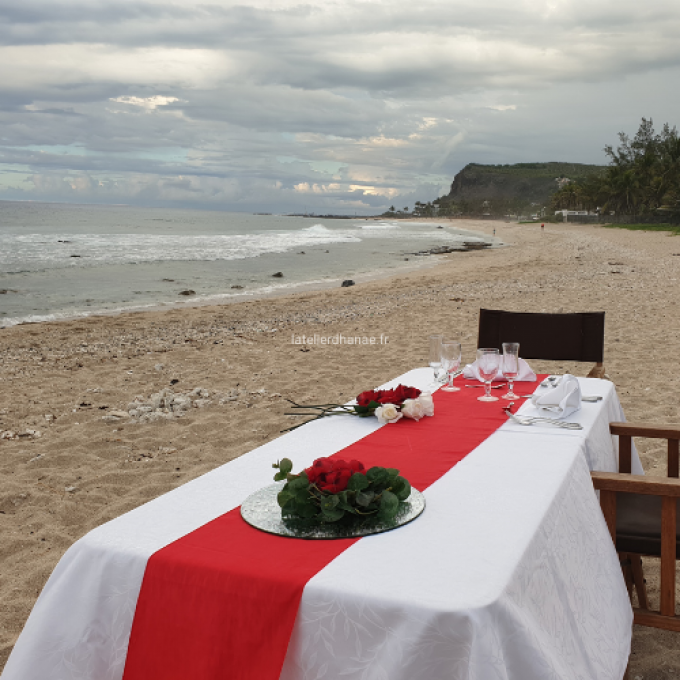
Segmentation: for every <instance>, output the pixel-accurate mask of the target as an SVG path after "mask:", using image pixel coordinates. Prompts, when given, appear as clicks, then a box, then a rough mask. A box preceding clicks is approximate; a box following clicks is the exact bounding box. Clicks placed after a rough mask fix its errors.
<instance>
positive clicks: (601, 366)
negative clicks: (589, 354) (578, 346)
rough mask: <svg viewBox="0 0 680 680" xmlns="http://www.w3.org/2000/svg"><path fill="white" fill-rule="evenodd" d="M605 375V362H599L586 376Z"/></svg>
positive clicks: (596, 376)
mask: <svg viewBox="0 0 680 680" xmlns="http://www.w3.org/2000/svg"><path fill="white" fill-rule="evenodd" d="M604 377H605V370H604V364H601V363H597V364H595V365H594V366H593V367H592V368H591V369H590V373H588V375H587V376H586V378H604Z"/></svg>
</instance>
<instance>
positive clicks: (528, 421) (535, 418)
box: [505, 410, 583, 430]
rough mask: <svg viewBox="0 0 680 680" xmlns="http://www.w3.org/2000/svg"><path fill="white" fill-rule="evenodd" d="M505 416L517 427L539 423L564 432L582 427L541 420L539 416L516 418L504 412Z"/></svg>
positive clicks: (516, 416)
mask: <svg viewBox="0 0 680 680" xmlns="http://www.w3.org/2000/svg"><path fill="white" fill-rule="evenodd" d="M505 414H506V415H507V416H508V418H510V419H511V420H513V421H514V422H516V423H517V424H518V425H534V424H539V423H545V424H546V425H554V426H555V427H561V428H562V429H564V430H582V429H583V426H582V425H580V424H579V423H568V422H566V421H564V420H555V419H553V418H541V417H539V416H518V415H515V414H514V413H511V412H510V411H507V410H506V411H505Z"/></svg>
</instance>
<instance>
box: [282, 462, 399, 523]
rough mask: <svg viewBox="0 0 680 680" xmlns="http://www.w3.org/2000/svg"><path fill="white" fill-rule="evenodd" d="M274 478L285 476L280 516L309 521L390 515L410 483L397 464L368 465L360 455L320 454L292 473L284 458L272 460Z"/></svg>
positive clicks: (384, 517)
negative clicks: (347, 458) (345, 457)
mask: <svg viewBox="0 0 680 680" xmlns="http://www.w3.org/2000/svg"><path fill="white" fill-rule="evenodd" d="M273 467H274V468H275V469H277V470H278V472H277V473H276V474H275V475H274V479H275V480H276V481H283V480H285V481H286V484H285V485H284V487H283V489H281V491H280V492H279V494H278V497H277V500H278V503H279V506H280V507H281V514H282V515H283V517H284V518H291V519H297V520H306V522H308V523H309V524H327V523H333V522H341V521H344V522H347V523H349V522H357V521H361V520H363V519H366V518H369V517H377V518H378V519H380V520H382V521H390V520H392V519H394V518H395V517H396V515H397V512H398V511H399V506H400V503H401V502H402V501H405V500H406V499H407V498H408V497H409V496H410V495H411V485H410V484H409V482H408V480H407V479H404V477H401V476H400V475H399V470H397V469H395V468H383V467H372V468H369V469H368V470H366V469H365V468H364V465H363V463H360V462H359V461H358V460H350V461H349V462H347V461H344V460H340V459H336V458H318V459H317V460H315V461H314V463H313V464H312V466H311V467H308V468H307V469H306V470H303V471H302V472H301V473H299V474H297V475H294V474H292V470H293V463H292V462H291V461H290V460H289V459H288V458H284V459H283V460H281V461H280V462H278V463H275V464H274V465H273Z"/></svg>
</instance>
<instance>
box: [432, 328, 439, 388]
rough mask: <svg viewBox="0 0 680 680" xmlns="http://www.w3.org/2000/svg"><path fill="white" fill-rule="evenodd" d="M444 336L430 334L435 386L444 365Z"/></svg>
mask: <svg viewBox="0 0 680 680" xmlns="http://www.w3.org/2000/svg"><path fill="white" fill-rule="evenodd" d="M441 354H442V336H441V335H431V336H430V368H431V369H432V370H433V371H434V385H433V386H434V387H436V386H437V385H438V384H439V369H441V367H442V359H441Z"/></svg>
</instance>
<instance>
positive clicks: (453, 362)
mask: <svg viewBox="0 0 680 680" xmlns="http://www.w3.org/2000/svg"><path fill="white" fill-rule="evenodd" d="M460 358H461V349H460V343H459V342H449V341H444V342H442V351H441V360H442V368H443V369H444V370H445V371H446V373H447V374H448V377H449V382H448V385H445V386H444V387H442V390H443V391H444V392H459V391H460V387H454V385H453V377H454V374H455V372H456V371H457V370H458V369H459V368H460Z"/></svg>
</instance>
